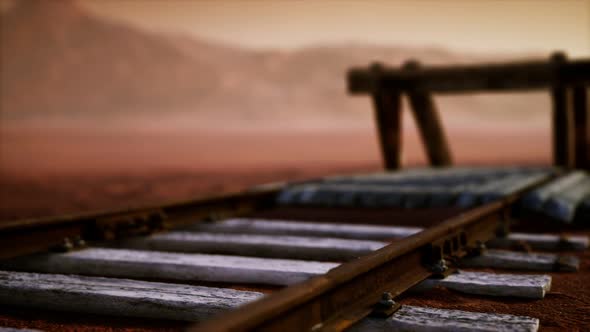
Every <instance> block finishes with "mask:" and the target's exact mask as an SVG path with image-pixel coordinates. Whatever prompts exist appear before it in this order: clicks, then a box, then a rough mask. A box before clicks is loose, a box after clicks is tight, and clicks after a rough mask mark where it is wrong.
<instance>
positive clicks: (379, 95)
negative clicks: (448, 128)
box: [348, 53, 590, 170]
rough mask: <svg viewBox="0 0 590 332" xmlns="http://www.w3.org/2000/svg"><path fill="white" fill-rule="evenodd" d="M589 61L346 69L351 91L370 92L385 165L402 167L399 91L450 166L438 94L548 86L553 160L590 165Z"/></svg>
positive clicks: (437, 155)
mask: <svg viewBox="0 0 590 332" xmlns="http://www.w3.org/2000/svg"><path fill="white" fill-rule="evenodd" d="M589 76H590V61H588V60H568V59H567V57H566V56H565V55H564V54H563V53H555V54H554V55H553V56H552V57H551V59H550V60H549V61H528V62H514V63H504V64H486V65H482V64H477V65H463V66H444V67H422V66H421V65H420V63H419V62H418V61H413V60H412V61H408V62H406V63H405V64H404V65H403V66H402V67H401V68H389V67H387V66H384V65H382V64H379V63H375V64H373V65H371V66H369V67H368V68H355V69H352V70H350V71H349V73H348V89H349V91H350V93H352V94H370V95H371V97H372V99H373V103H374V107H375V118H376V122H377V129H378V133H379V140H380V144H381V151H382V154H383V161H384V165H385V168H386V169H390V170H393V169H398V168H399V167H400V156H401V149H402V139H401V130H402V128H401V126H402V122H401V112H402V108H401V97H402V95H406V96H407V97H408V100H409V104H410V106H411V111H412V115H413V116H414V119H415V120H416V124H417V127H418V130H419V132H420V135H421V137H422V140H423V142H424V147H425V148H426V154H427V156H428V160H429V162H430V164H431V165H432V166H451V165H452V164H453V158H452V154H451V149H450V147H449V144H448V142H447V139H446V136H445V133H444V130H443V126H442V123H441V121H440V118H439V114H438V110H437V108H436V104H435V102H434V97H433V95H434V94H466V93H481V92H510V91H531V90H547V91H549V92H550V93H551V98H552V103H553V105H552V115H551V117H552V124H553V126H552V130H553V133H552V143H553V164H554V165H555V166H562V167H566V168H577V169H590V106H589V101H588V88H589V84H590V82H589Z"/></svg>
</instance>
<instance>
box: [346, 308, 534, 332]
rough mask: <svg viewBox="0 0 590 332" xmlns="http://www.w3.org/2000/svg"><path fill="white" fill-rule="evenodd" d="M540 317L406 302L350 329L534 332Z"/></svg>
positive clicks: (367, 331)
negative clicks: (389, 315)
mask: <svg viewBox="0 0 590 332" xmlns="http://www.w3.org/2000/svg"><path fill="white" fill-rule="evenodd" d="M538 329H539V320H538V319H536V318H532V317H527V316H514V315H505V314H494V313H481V312H469V311H461V310H448V309H436V308H428V307H416V306H409V305H404V306H402V307H401V308H400V309H399V310H398V311H396V312H395V313H394V314H393V315H391V317H388V318H365V319H363V320H361V321H360V322H358V323H357V324H355V325H353V326H352V327H351V328H350V329H348V330H347V331H351V332H352V331H353V332H384V331H416V332H435V331H436V332H442V331H449V332H450V331H452V332H470V331H488V332H491V331H494V332H534V331H537V330H538Z"/></svg>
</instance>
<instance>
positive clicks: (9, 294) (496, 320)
mask: <svg viewBox="0 0 590 332" xmlns="http://www.w3.org/2000/svg"><path fill="white" fill-rule="evenodd" d="M572 179H573V180H572ZM588 179H590V177H589V176H588V174H586V173H583V172H563V171H560V170H558V169H553V168H449V169H428V168H426V169H413V170H412V169H410V170H405V171H397V172H388V173H379V174H366V175H355V176H338V177H328V178H324V179H318V180H315V181H309V182H304V183H297V184H286V185H285V184H283V185H273V186H267V187H260V188H255V189H253V190H251V191H247V192H244V193H241V194H238V195H234V196H227V197H220V198H215V199H208V200H202V201H196V202H186V203H180V204H170V205H163V206H160V207H157V208H149V209H137V210H128V211H120V212H111V213H99V214H93V215H85V216H79V217H70V218H58V219H53V220H31V221H24V222H23V221H21V222H15V223H7V224H4V225H2V226H1V229H0V236H2V242H1V243H2V244H1V245H2V256H3V259H2V260H0V269H1V272H0V304H1V305H3V306H4V307H11V308H26V309H21V310H25V311H26V310H38V309H40V310H52V311H63V312H77V313H78V312H82V313H87V314H98V315H105V316H107V317H108V316H123V317H145V318H150V319H154V318H156V319H159V320H164V321H167V320H169V321H170V322H171V323H170V325H169V326H175V325H174V324H176V323H172V321H186V322H195V323H197V324H196V325H192V326H184V325H183V328H185V327H186V328H189V329H191V330H202V331H228V330H236V331H238V330H239V331H247V330H252V331H254V330H293V331H303V330H314V331H320V330H322V331H331V330H352V331H382V330H392V329H393V330H395V329H400V328H401V329H403V328H406V329H410V330H429V331H430V330H433V329H434V330H478V329H479V330H482V331H486V330H505V331H536V330H537V329H538V327H539V324H540V321H539V319H538V318H537V317H534V316H524V315H518V314H498V313H495V312H485V311H484V312H477V311H474V310H453V309H452V308H441V307H440V306H439V307H429V306H416V305H401V306H400V304H399V299H400V298H402V299H403V298H404V297H408V296H412V295H411V294H420V295H419V296H427V294H429V292H432V291H433V290H436V289H440V288H444V289H447V290H450V291H452V292H458V293H460V294H471V296H473V297H475V298H479V297H481V298H483V299H490V298H492V299H496V298H498V299H522V301H544V300H543V298H544V297H545V296H546V295H547V294H551V293H550V292H551V287H555V286H556V285H555V283H554V282H552V277H551V274H553V275H555V273H558V274H559V273H566V274H567V273H576V272H575V271H577V270H578V269H579V259H578V258H577V256H578V255H580V254H582V253H585V252H587V251H588V237H587V236H586V235H585V236H575V235H574V236H564V235H562V234H555V235H548V234H535V233H530V232H528V233H523V232H513V233H510V232H509V226H510V222H511V221H512V220H514V219H515V218H518V217H522V216H526V215H527V214H528V213H535V214H538V213H544V214H546V215H547V216H548V218H551V219H552V220H554V221H555V222H557V221H558V218H556V216H557V217H559V218H560V219H561V220H564V221H570V222H577V223H582V222H585V221H587V220H581V219H580V220H578V219H576V218H577V216H578V215H580V216H584V215H585V213H586V211H585V205H584V204H585V201H587V200H588V197H589V196H590V195H589V194H590V187H586V186H585V181H587V180H588ZM580 186H582V189H580ZM584 188H585V189H584ZM555 202H561V203H562V204H557V205H556V203H555ZM556 206H557V207H556ZM568 208H570V209H571V208H573V209H574V212H573V214H572V212H571V211H570V209H568ZM343 211H344V212H343ZM347 211H350V212H351V213H350V214H348V215H347ZM425 211H429V213H428V217H427V218H426V217H424V216H423V217H422V220H421V221H420V220H418V221H417V220H411V219H412V216H413V215H416V216H418V215H419V214H420V213H424V212H425ZM355 213H356V214H358V216H361V217H363V216H364V219H363V222H362V223H361V222H359V221H357V220H351V217H354V214H355ZM375 213H381V214H382V215H381V216H380V217H377V218H375ZM330 214H332V215H331V216H330ZM302 216H304V217H303V218H300V217H302ZM400 216H406V217H405V218H401V217H400ZM407 216H410V218H408V217H407ZM298 219H305V220H298ZM353 219H354V218H353ZM398 220H399V224H396V221H398ZM355 221H356V222H355ZM408 224H411V226H409V225H408ZM36 239H43V240H44V242H40V243H37V242H34V241H35V240H36ZM486 245H487V247H486ZM515 248H516V249H519V250H518V251H517V250H514V249H515ZM563 250H568V254H563V253H562V251H563ZM576 253H578V254H576ZM408 294H410V295H408ZM450 304H451V303H450ZM443 307H444V306H443ZM451 307H452V305H451ZM164 326H166V323H164ZM541 326H542V324H541Z"/></svg>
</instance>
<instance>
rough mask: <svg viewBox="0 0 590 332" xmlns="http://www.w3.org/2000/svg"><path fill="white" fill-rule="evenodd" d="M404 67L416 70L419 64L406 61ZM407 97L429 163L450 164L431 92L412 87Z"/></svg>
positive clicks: (447, 147)
mask: <svg viewBox="0 0 590 332" xmlns="http://www.w3.org/2000/svg"><path fill="white" fill-rule="evenodd" d="M404 68H405V69H406V70H409V71H417V70H419V69H420V64H419V63H418V62H417V61H408V62H406V64H405V65H404ZM408 98H409V101H410V108H411V109H412V114H413V115H414V119H415V120H416V123H417V126H418V130H419V131H420V136H421V137H422V142H423V144H424V148H425V149H426V154H427V156H428V160H429V161H430V164H431V165H432V166H450V165H451V164H452V163H453V161H452V157H451V152H450V149H449V144H448V142H447V138H446V136H445V134H444V131H443V128H442V123H441V121H440V117H439V115H438V111H437V109H436V105H435V104H434V99H433V98H432V94H431V93H429V92H427V91H424V90H422V89H420V88H419V87H414V88H411V89H410V90H409V91H408Z"/></svg>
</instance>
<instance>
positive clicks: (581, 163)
mask: <svg viewBox="0 0 590 332" xmlns="http://www.w3.org/2000/svg"><path fill="white" fill-rule="evenodd" d="M573 113H574V115H573V116H574V127H575V131H574V137H575V139H574V145H575V148H574V149H575V167H576V168H578V169H586V170H590V104H589V100H588V87H587V86H584V85H576V86H574V87H573Z"/></svg>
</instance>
